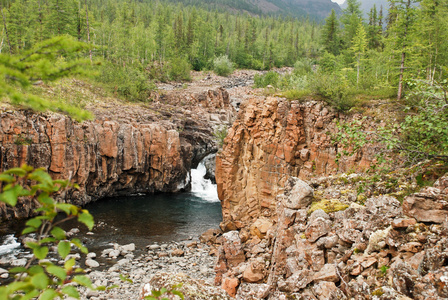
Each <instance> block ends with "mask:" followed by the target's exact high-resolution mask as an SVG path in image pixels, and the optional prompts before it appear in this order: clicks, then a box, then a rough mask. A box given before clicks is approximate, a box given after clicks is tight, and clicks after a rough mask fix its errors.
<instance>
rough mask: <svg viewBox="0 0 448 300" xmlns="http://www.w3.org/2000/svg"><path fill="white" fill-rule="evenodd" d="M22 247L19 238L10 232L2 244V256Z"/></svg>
mask: <svg viewBox="0 0 448 300" xmlns="http://www.w3.org/2000/svg"><path fill="white" fill-rule="evenodd" d="M19 249H20V243H19V242H17V238H16V237H15V236H14V235H13V234H8V235H6V236H5V237H4V239H3V242H2V244H1V245H0V256H1V255H5V254H9V253H12V252H14V251H15V250H19Z"/></svg>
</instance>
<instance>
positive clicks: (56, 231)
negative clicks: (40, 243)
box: [51, 226, 66, 240]
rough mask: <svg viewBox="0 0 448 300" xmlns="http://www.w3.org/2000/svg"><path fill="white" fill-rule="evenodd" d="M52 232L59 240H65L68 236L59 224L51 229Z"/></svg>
mask: <svg viewBox="0 0 448 300" xmlns="http://www.w3.org/2000/svg"><path fill="white" fill-rule="evenodd" d="M51 234H52V235H53V236H54V237H55V238H56V239H58V240H64V239H65V238H66V236H65V231H64V230H62V228H60V227H57V226H55V227H53V229H52V230H51Z"/></svg>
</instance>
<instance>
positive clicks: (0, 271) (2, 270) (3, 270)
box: [0, 268, 8, 275]
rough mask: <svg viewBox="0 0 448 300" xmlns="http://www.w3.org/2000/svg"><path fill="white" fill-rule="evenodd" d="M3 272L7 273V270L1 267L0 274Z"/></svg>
mask: <svg viewBox="0 0 448 300" xmlns="http://www.w3.org/2000/svg"><path fill="white" fill-rule="evenodd" d="M5 273H8V270H5V269H3V268H0V275H1V274H5Z"/></svg>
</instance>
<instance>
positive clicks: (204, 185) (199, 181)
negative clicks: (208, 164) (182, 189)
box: [191, 161, 219, 202]
mask: <svg viewBox="0 0 448 300" xmlns="http://www.w3.org/2000/svg"><path fill="white" fill-rule="evenodd" d="M206 172H207V170H206V168H205V164H204V161H201V162H200V163H199V164H198V167H197V168H196V169H191V192H192V193H193V194H194V195H195V196H196V197H199V198H202V199H203V200H205V201H209V202H219V199H218V191H217V189H216V184H213V183H212V182H211V180H210V179H205V178H204V175H205V173H206Z"/></svg>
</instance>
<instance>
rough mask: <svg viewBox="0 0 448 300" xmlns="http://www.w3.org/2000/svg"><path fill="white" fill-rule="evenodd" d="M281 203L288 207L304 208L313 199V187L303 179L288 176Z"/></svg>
mask: <svg viewBox="0 0 448 300" xmlns="http://www.w3.org/2000/svg"><path fill="white" fill-rule="evenodd" d="M284 194H285V197H284V198H283V205H284V206H285V207H286V208H290V209H301V208H306V207H308V205H310V204H311V202H312V201H313V189H312V188H311V187H310V186H309V185H308V184H307V183H306V182H305V181H303V180H301V179H298V178H294V177H290V178H289V179H288V181H287V182H286V184H285V192H284Z"/></svg>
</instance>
